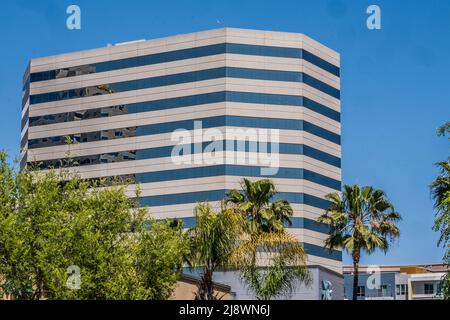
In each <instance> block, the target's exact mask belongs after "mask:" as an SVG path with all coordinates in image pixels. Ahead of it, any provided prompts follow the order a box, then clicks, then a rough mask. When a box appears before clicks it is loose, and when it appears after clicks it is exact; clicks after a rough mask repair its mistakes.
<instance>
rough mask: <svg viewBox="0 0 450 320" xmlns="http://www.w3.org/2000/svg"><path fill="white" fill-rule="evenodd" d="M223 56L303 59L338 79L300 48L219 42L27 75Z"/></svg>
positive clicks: (42, 77) (34, 78)
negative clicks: (226, 54)
mask: <svg viewBox="0 0 450 320" xmlns="http://www.w3.org/2000/svg"><path fill="white" fill-rule="evenodd" d="M223 53H232V54H242V55H253V56H267V57H280V58H295V59H304V60H305V61H308V62H310V63H312V64H314V65H316V66H317V67H319V68H321V69H324V70H326V71H327V72H330V73H331V74H333V75H335V76H339V67H338V66H336V65H334V64H332V63H330V62H328V61H326V60H324V59H322V58H320V57H318V56H316V55H314V54H312V53H311V52H309V51H307V50H305V49H300V48H286V47H274V46H261V45H249V44H238V43H219V44H213V45H207V46H201V47H196V48H188V49H181V50H174V51H167V52H161V53H153V54H149V55H144V56H138V57H130V58H124V59H117V60H110V61H104V62H97V63H93V64H87V65H79V66H73V67H68V68H61V69H54V70H49V71H43V72H34V73H31V75H30V79H29V81H30V82H38V81H46V80H53V79H60V78H66V77H73V76H79V75H84V74H91V73H100V72H107V71H113V70H119V69H126V68H134V67H141V66H146V65H152V64H158V63H164V62H171V61H178V60H186V59H194V58H199V57H207V56H212V55H218V54H223Z"/></svg>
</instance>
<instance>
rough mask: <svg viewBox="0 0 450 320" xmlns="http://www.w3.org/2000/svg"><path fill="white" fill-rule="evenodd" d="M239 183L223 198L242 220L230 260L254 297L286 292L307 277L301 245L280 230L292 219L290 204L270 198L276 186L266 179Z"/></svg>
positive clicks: (269, 297)
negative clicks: (242, 227)
mask: <svg viewBox="0 0 450 320" xmlns="http://www.w3.org/2000/svg"><path fill="white" fill-rule="evenodd" d="M241 187H242V191H238V190H231V191H230V192H229V193H228V194H227V197H226V200H225V201H226V203H227V205H228V206H229V207H230V208H233V209H234V210H236V212H239V213H240V214H241V215H242V216H243V217H244V219H245V221H246V226H245V237H243V238H242V239H241V240H242V241H241V243H240V245H239V246H238V247H237V248H236V249H235V251H234V253H233V257H234V261H236V262H237V266H238V268H239V269H240V270H241V276H242V278H243V279H244V281H246V282H247V284H248V286H249V288H250V289H251V290H252V291H253V292H254V293H255V295H256V297H257V298H258V299H267V300H268V299H271V298H272V297H274V296H277V295H282V294H285V295H288V294H290V293H291V292H292V290H293V288H294V284H295V281H296V280H300V281H303V282H308V281H309V280H310V277H309V272H308V270H307V268H306V254H305V252H304V249H303V246H302V245H301V244H300V243H299V242H298V241H297V239H295V237H293V236H292V235H290V234H289V233H287V232H286V231H285V230H284V226H285V225H291V223H292V222H291V217H292V214H293V210H292V207H291V205H290V204H289V202H288V201H286V200H277V201H272V200H273V199H272V198H273V196H274V195H275V194H276V189H275V186H274V184H273V183H272V181H270V180H267V179H263V180H258V181H254V182H252V181H250V180H248V179H243V181H242V183H241Z"/></svg>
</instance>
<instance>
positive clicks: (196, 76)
mask: <svg viewBox="0 0 450 320" xmlns="http://www.w3.org/2000/svg"><path fill="white" fill-rule="evenodd" d="M227 77H228V78H240V79H253V80H270V81H286V82H301V83H305V84H308V85H310V86H311V87H313V88H315V89H317V90H320V91H322V92H324V93H326V94H328V95H330V96H332V97H334V98H336V99H339V97H340V91H339V89H336V88H334V87H332V86H330V85H328V84H326V83H324V82H322V81H320V80H318V79H315V78H314V77H312V76H309V75H306V74H305V73H303V72H296V71H280V70H263V69H247V68H235V67H220V68H214V69H206V70H198V71H190V72H183V73H177V74H170V75H164V76H157V77H151V78H145V79H138V80H129V81H123V82H114V83H110V84H99V85H96V86H90V87H83V88H77V89H70V90H63V91H57V92H48V93H40V94H34V95H30V104H37V103H46V102H52V101H61V100H67V99H75V98H81V97H91V96H96V95H103V94H113V93H117V92H126V91H132V90H141V89H148V88H156V87H163V86H170V85H176V84H182V83H189V82H196V81H205V80H212V79H219V78H227Z"/></svg>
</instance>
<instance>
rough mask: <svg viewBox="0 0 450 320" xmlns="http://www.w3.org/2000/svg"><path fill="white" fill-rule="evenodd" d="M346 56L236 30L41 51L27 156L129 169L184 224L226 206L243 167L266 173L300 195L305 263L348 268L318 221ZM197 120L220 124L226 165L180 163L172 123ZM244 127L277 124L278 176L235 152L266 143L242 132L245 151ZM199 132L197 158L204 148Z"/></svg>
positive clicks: (297, 215)
mask: <svg viewBox="0 0 450 320" xmlns="http://www.w3.org/2000/svg"><path fill="white" fill-rule="evenodd" d="M339 59H340V57H339V54H338V53H336V52H335V51H333V50H331V49H329V48H327V47H325V46H323V45H321V44H320V43H318V42H316V41H314V40H312V39H310V38H308V37H307V36H304V35H302V34H293V33H282V32H266V31H255V30H242V29H229V28H227V29H219V30H211V31H205V32H198V33H192V34H187V35H179V36H172V37H167V38H162V39H156V40H150V41H138V42H131V43H125V44H117V45H113V46H108V47H105V48H100V49H95V50H88V51H82V52H75V53H69V54H63V55H58V56H52V57H45V58H38V59H33V60H31V62H30V64H29V67H28V69H27V71H26V73H25V76H24V89H23V107H22V143H21V145H22V150H23V151H22V154H21V166H22V167H24V166H25V165H27V163H28V164H30V163H35V164H39V165H40V166H41V167H42V168H48V167H52V166H53V167H58V166H60V164H61V161H62V160H67V159H68V158H72V160H74V161H75V163H76V164H77V165H76V166H75V167H74V168H73V169H74V170H76V171H77V172H79V173H80V174H81V175H82V176H83V177H85V178H97V177H113V176H123V177H128V178H130V179H133V181H135V182H136V183H138V184H139V185H140V187H141V192H142V193H141V198H140V201H141V205H142V206H148V207H150V212H151V214H152V216H153V217H155V218H173V217H176V218H182V219H183V220H184V223H185V226H187V227H189V226H191V225H192V223H193V221H194V220H193V209H194V207H195V206H196V203H198V202H200V201H209V202H211V203H213V204H215V205H217V204H218V202H219V201H220V200H221V199H223V197H224V195H225V193H226V192H227V191H228V190H230V189H234V188H240V184H239V181H240V180H241V179H242V177H248V178H250V179H253V180H255V179H258V178H261V177H268V178H270V179H272V180H273V181H274V183H275V184H276V186H277V190H278V191H279V193H278V194H277V197H278V198H283V199H286V200H288V201H289V202H290V203H291V204H292V207H293V209H294V219H293V225H292V226H291V227H290V229H289V231H290V232H292V233H293V234H295V236H296V237H297V238H298V239H299V241H301V242H303V243H304V246H305V249H306V251H307V253H308V264H309V265H311V266H320V267H321V268H326V269H328V270H330V271H334V272H337V273H342V257H341V252H340V251H333V252H329V251H327V250H324V249H323V241H324V239H325V238H326V237H327V226H326V225H323V224H319V223H317V222H316V221H315V220H316V218H317V217H318V216H319V215H320V214H322V213H323V211H324V209H325V208H326V206H327V201H326V200H325V199H324V196H325V194H327V193H329V192H333V191H339V190H340V188H341V168H340V164H341V160H340V158H341V146H340V131H341V127H340V79H339V71H340V67H339ZM196 123H197V124H198V123H200V124H201V127H202V130H208V129H212V128H214V129H218V130H219V131H220V132H223V139H222V140H221V142H220V143H221V145H223V150H221V151H218V153H216V155H219V156H220V157H221V158H222V159H223V162H222V163H219V164H218V163H213V164H210V163H206V162H204V161H203V162H202V161H201V162H195V161H193V162H192V163H183V164H179V163H174V161H173V157H172V153H173V150H174V145H176V144H177V143H176V142H174V140H173V133H174V131H175V130H180V129H183V130H184V131H183V132H187V133H192V136H194V137H195V134H196V132H198V131H196V130H198V126H197V127H196ZM235 129H241V130H244V132H249V131H248V130H249V129H257V130H259V129H272V130H277V132H278V134H279V144H278V146H277V148H278V154H279V155H278V156H279V158H278V162H277V165H278V169H277V170H276V172H275V174H264V173H263V171H262V170H261V167H262V165H261V164H260V163H256V164H255V163H254V162H251V161H244V162H242V161H240V162H239V161H235V158H234V156H235V155H236V154H238V153H242V152H244V154H243V155H244V156H245V157H247V158H248V159H250V158H252V157H256V158H258V155H259V153H262V152H263V150H261V149H260V148H259V147H257V148H256V149H252V148H251V147H250V145H251V141H252V137H247V138H248V139H246V138H245V136H244V140H249V141H250V142H249V141H247V142H245V141H244V142H243V143H244V144H243V145H244V150H242V149H239V148H238V147H237V145H238V143H233V140H239V139H234V138H235V137H234V136H233V134H234V133H233V132H235V131H236V130H235ZM67 138H70V139H71V140H72V141H73V142H74V143H71V144H68V143H67ZM241 138H242V137H241ZM211 139H212V138H211ZM206 140H208V139H206ZM213 140H214V139H213ZM194 141H195V139H194ZM194 141H193V142H192V143H191V144H188V148H189V150H191V151H192V153H193V154H194V155H193V158H195V157H196V156H198V154H199V153H200V154H201V153H202V152H204V148H203V147H205V142H203V144H202V143H200V145H201V146H202V148H200V149H198V148H195V147H194V145H195V143H194ZM230 141H231V143H229V142H230ZM206 144H207V143H206ZM272 151H274V150H272ZM272 151H270V150H269V151H268V153H270V152H272ZM274 152H275V151H274ZM133 189H134V186H133V185H132V186H130V190H129V193H130V196H132V195H133Z"/></svg>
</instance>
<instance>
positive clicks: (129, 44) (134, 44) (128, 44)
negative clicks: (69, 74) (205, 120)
mask: <svg viewBox="0 0 450 320" xmlns="http://www.w3.org/2000/svg"><path fill="white" fill-rule="evenodd" d="M233 31H239V32H240V33H242V32H247V33H261V36H265V37H266V36H267V35H270V34H273V35H278V36H280V35H284V36H285V37H288V38H290V39H285V40H292V39H293V38H296V37H298V38H299V40H300V41H303V39H307V40H308V41H311V42H314V43H315V44H317V45H319V46H320V47H323V48H326V49H327V50H329V51H330V52H331V53H332V54H333V55H336V56H337V57H339V56H340V54H339V53H338V52H337V51H335V50H333V49H331V48H330V47H328V46H326V45H324V44H323V43H321V42H319V41H317V40H315V39H313V38H311V37H309V36H307V35H305V34H303V33H296V32H284V31H272V30H263V29H248V28H232V27H225V28H214V29H208V30H202V31H196V32H190V33H180V34H174V35H169V36H163V37H158V38H153V39H145V40H130V41H123V42H119V43H116V44H114V45H111V44H105V46H102V47H96V48H90V49H85V50H76V51H70V52H65V53H60V54H55V55H48V56H40V57H35V58H30V59H29V64H30V65H31V64H32V63H36V62H39V60H43V59H46V60H49V59H58V58H62V57H67V56H70V55H77V54H78V55H79V54H88V53H90V52H92V53H94V52H95V51H96V50H101V49H105V50H108V49H109V50H115V49H114V48H117V50H118V51H120V50H126V49H127V48H128V49H134V48H135V49H139V47H140V46H145V45H146V44H150V43H152V42H158V41H159V42H161V41H168V40H172V39H176V38H178V37H189V36H191V37H193V36H197V37H201V36H202V35H207V34H208V33H211V34H214V33H221V32H223V35H226V33H227V32H233Z"/></svg>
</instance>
